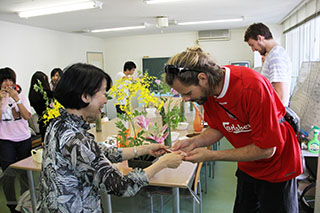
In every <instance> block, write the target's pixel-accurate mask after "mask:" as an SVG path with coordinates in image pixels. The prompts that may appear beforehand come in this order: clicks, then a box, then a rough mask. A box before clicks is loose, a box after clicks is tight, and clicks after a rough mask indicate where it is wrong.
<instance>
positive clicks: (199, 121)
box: [193, 104, 204, 132]
mask: <svg viewBox="0 0 320 213" xmlns="http://www.w3.org/2000/svg"><path fill="white" fill-rule="evenodd" d="M193 107H194V109H195V111H196V114H195V117H194V120H193V129H194V131H195V132H201V131H202V129H203V125H204V121H203V117H202V115H201V112H200V110H199V109H198V108H197V107H196V106H195V105H194V104H193Z"/></svg>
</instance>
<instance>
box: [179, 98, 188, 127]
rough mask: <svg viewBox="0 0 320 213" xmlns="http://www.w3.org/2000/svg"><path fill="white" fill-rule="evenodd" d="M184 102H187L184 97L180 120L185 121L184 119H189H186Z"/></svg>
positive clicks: (181, 103)
mask: <svg viewBox="0 0 320 213" xmlns="http://www.w3.org/2000/svg"><path fill="white" fill-rule="evenodd" d="M184 104H185V102H184V100H183V99H182V100H181V102H180V118H181V120H180V122H184V121H186V120H187V119H186V116H185V115H184V114H185V107H184Z"/></svg>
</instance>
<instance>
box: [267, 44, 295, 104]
mask: <svg viewBox="0 0 320 213" xmlns="http://www.w3.org/2000/svg"><path fill="white" fill-rule="evenodd" d="M291 73H292V64H291V60H290V58H289V56H288V54H287V52H286V51H285V49H284V48H283V47H281V46H279V45H277V46H274V47H273V48H272V49H271V51H270V52H269V54H268V55H267V57H266V59H265V61H264V63H263V66H262V69H261V74H262V75H263V76H265V77H266V78H267V79H268V80H269V81H270V82H271V83H272V82H286V83H287V84H286V85H287V87H288V88H287V89H288V90H287V91H288V94H283V95H284V102H283V104H284V105H285V106H288V104H289V98H290V86H291Z"/></svg>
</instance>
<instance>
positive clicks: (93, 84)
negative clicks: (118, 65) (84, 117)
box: [54, 63, 112, 109]
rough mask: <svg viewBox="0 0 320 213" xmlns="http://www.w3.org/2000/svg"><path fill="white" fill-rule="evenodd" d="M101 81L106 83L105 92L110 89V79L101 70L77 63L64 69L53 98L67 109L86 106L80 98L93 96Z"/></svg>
mask: <svg viewBox="0 0 320 213" xmlns="http://www.w3.org/2000/svg"><path fill="white" fill-rule="evenodd" d="M103 79H106V81H107V89H106V92H107V91H108V90H109V89H110V88H111V85H112V80H111V77H110V76H109V75H108V74H107V73H105V72H104V71H103V70H102V69H100V68H98V67H95V66H93V65H90V64H82V63H77V64H73V65H71V66H69V67H67V68H65V69H64V71H63V75H62V77H61V79H60V81H59V82H58V85H57V87H56V89H55V91H54V97H55V98H56V99H57V100H58V101H59V102H60V103H61V104H62V105H63V106H64V107H65V108H69V109H81V108H84V107H86V106H88V105H89V104H88V103H85V102H83V101H82V98H81V96H82V95H83V94H84V95H90V96H93V95H94V94H96V93H97V92H98V91H99V89H100V88H101V85H102V82H103Z"/></svg>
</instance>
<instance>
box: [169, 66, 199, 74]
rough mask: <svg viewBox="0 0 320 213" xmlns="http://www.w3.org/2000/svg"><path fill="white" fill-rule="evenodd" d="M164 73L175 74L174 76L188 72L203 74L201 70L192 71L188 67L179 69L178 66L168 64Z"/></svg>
mask: <svg viewBox="0 0 320 213" xmlns="http://www.w3.org/2000/svg"><path fill="white" fill-rule="evenodd" d="M164 71H165V72H166V73H174V74H178V73H182V72H187V71H192V72H202V71H200V70H195V69H190V68H187V67H178V66H176V65H171V64H167V65H166V66H165V67H164Z"/></svg>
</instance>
